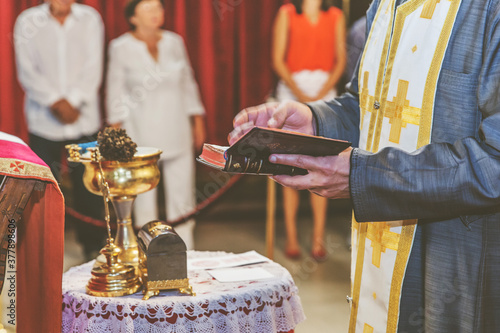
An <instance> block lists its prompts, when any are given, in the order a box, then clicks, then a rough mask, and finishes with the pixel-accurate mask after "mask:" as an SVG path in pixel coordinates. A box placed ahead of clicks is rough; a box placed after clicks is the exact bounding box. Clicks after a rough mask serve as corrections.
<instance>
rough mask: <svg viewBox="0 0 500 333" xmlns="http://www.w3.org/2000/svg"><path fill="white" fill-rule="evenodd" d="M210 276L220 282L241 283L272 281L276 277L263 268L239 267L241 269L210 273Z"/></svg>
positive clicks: (225, 269) (212, 271)
mask: <svg viewBox="0 0 500 333" xmlns="http://www.w3.org/2000/svg"><path fill="white" fill-rule="evenodd" d="M208 273H209V274H210V275H212V276H213V277H214V278H216V279H217V281H219V282H240V281H254V280H264V279H271V278H273V277H274V275H272V274H271V273H269V272H268V271H266V270H265V269H263V268H261V267H252V268H247V267H239V268H224V269H214V270H210V271H208Z"/></svg>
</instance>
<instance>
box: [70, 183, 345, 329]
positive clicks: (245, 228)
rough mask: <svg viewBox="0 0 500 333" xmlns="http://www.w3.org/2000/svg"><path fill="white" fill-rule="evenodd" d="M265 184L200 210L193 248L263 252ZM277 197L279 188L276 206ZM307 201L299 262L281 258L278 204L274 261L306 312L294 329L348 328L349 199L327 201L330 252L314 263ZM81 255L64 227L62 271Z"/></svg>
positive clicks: (243, 187)
mask: <svg viewBox="0 0 500 333" xmlns="http://www.w3.org/2000/svg"><path fill="white" fill-rule="evenodd" d="M265 182H266V180H265V178H263V177H248V178H244V179H243V180H242V181H240V182H239V183H238V184H237V185H236V186H235V187H234V188H233V189H231V190H230V191H229V192H228V193H226V194H225V195H224V196H223V197H221V198H220V199H219V200H218V201H217V202H216V203H215V204H213V206H212V207H210V208H209V209H208V210H207V211H204V212H202V213H201V214H200V215H199V217H198V218H197V221H198V223H197V227H196V230H195V242H196V249H197V250H211V251H216V250H217V251H227V252H234V253H240V252H245V251H249V250H256V251H258V252H259V253H261V254H264V255H265V197H266V193H265V191H266V183H265ZM279 199H280V193H279V192H278V204H279V202H280V200H279ZM307 202H308V198H307V193H303V194H302V203H301V208H300V212H299V222H298V228H299V234H300V241H301V244H302V249H303V256H302V259H301V260H298V261H291V260H289V259H287V258H286V257H285V256H284V254H283V250H282V249H283V247H284V244H285V238H284V230H283V221H282V217H281V209H280V207H278V209H277V214H276V217H277V219H276V222H277V226H276V246H275V255H274V261H276V262H278V263H280V264H281V265H283V266H284V267H286V268H287V269H288V270H289V271H290V273H291V274H292V276H293V277H294V280H295V283H296V284H297V286H298V287H299V295H300V297H301V300H302V305H303V308H304V311H305V313H306V316H307V320H306V321H305V322H303V323H301V324H300V325H299V326H298V327H297V328H296V331H295V332H296V333H330V332H331V333H338V332H347V327H348V318H349V306H348V304H347V302H346V295H348V294H349V265H350V251H349V249H348V246H347V244H346V239H347V237H348V233H349V231H348V230H349V221H350V216H351V213H350V207H349V205H348V203H347V202H330V206H329V215H328V222H327V232H326V241H327V248H328V250H329V256H328V259H327V260H326V261H325V262H321V263H317V262H315V261H314V260H312V259H311V258H310V256H309V255H308V254H309V245H310V244H309V240H310V238H311V232H312V226H311V218H310V211H309V208H308V205H307ZM81 253H82V252H81V248H80V246H79V244H78V243H77V242H76V241H75V234H74V230H73V229H72V228H67V231H66V245H65V270H66V269H68V268H69V267H71V266H74V265H77V264H80V263H82V262H83V261H84V259H83V257H82V254H81ZM266 333H267V332H266Z"/></svg>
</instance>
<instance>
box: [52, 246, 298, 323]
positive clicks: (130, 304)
mask: <svg viewBox="0 0 500 333" xmlns="http://www.w3.org/2000/svg"><path fill="white" fill-rule="evenodd" d="M222 255H227V253H225V252H198V251H188V258H201V257H213V256H222ZM93 264H94V262H93V261H91V262H89V263H86V264H83V265H81V266H77V267H73V268H71V269H70V270H68V271H67V272H66V273H64V275H63V306H62V311H63V315H62V317H63V319H62V332H73V333H76V332H78V333H82V332H88V333H102V332H110V333H115V332H116V333H125V332H127V333H153V332H154V333H156V332H158V333H159V332H161V333H195V332H196V333H274V332H289V331H291V330H293V329H294V328H295V326H296V325H297V324H299V323H300V322H302V321H303V320H304V319H305V315H304V312H303V310H302V305H301V303H300V298H299V296H298V290H297V287H296V286H295V283H294V282H293V279H292V277H291V276H290V274H289V273H288V271H287V270H286V269H285V268H283V267H282V266H280V265H279V264H277V263H275V262H267V263H261V264H255V265H250V266H247V267H249V268H250V267H262V268H264V269H265V270H267V271H268V272H269V273H271V274H273V275H274V278H273V279H267V280H259V281H245V282H236V283H220V282H218V281H217V280H215V279H214V278H212V276H211V275H209V273H208V272H207V271H204V270H194V271H188V278H189V282H190V284H191V286H192V287H193V291H194V292H195V293H196V296H187V295H182V294H180V293H178V292H177V291H175V290H173V291H164V292H161V293H160V295H159V296H155V297H151V298H150V299H149V300H147V301H143V300H142V293H136V294H134V295H130V296H122V297H95V296H90V295H87V294H86V293H85V285H86V284H87V282H88V280H89V279H90V271H91V269H92V266H93Z"/></svg>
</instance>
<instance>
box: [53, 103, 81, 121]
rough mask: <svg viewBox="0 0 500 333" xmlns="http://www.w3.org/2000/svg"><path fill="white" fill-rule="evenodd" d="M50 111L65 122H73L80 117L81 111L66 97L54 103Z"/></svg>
mask: <svg viewBox="0 0 500 333" xmlns="http://www.w3.org/2000/svg"><path fill="white" fill-rule="evenodd" d="M50 111H51V112H52V114H53V115H54V117H56V119H57V120H58V121H59V122H61V123H63V124H73V123H74V122H75V121H77V120H78V118H79V117H80V111H78V109H75V108H74V107H73V106H72V105H71V104H70V103H69V102H68V101H67V100H66V99H61V100H59V101H57V102H55V103H54V104H52V105H51V107H50Z"/></svg>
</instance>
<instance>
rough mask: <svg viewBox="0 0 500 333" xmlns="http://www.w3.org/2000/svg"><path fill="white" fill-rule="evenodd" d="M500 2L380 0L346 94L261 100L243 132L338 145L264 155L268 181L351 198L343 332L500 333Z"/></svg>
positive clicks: (241, 124) (242, 119)
mask: <svg viewBox="0 0 500 333" xmlns="http://www.w3.org/2000/svg"><path fill="white" fill-rule="evenodd" d="M499 22H500V1H498V0H375V1H373V3H372V5H371V7H370V8H369V10H368V12H367V41H366V44H365V48H364V51H363V54H362V56H361V58H360V60H359V62H358V70H357V71H356V74H355V76H354V78H353V80H352V82H351V83H350V86H349V88H348V92H347V93H346V94H345V95H343V96H341V97H340V98H337V99H335V100H332V101H329V102H317V103H311V104H309V105H304V104H300V103H295V102H288V103H285V104H281V105H274V104H267V105H263V106H259V107H254V108H248V109H246V110H243V111H242V112H240V113H239V114H238V115H237V116H236V118H235V121H234V125H235V129H234V131H233V132H232V134H231V135H230V143H232V142H234V141H235V140H236V139H237V138H239V137H240V136H241V135H242V133H244V132H245V131H246V129H247V128H248V127H249V124H248V123H250V124H252V125H257V126H269V127H276V128H284V129H288V130H295V131H300V132H304V133H308V134H316V135H321V136H327V137H332V138H337V139H345V140H349V141H351V142H353V143H354V145H356V146H358V148H354V149H351V148H350V149H347V150H346V151H344V152H342V153H341V154H340V155H339V156H328V157H317V158H313V157H310V156H297V155H271V156H270V161H271V162H276V163H282V164H289V165H292V166H297V167H301V168H305V169H307V170H308V171H309V174H308V175H305V176H296V177H290V176H275V177H274V179H275V180H276V181H278V182H279V183H281V184H283V185H285V186H290V187H293V188H296V189H309V190H310V191H312V192H314V193H318V194H320V195H323V196H326V197H329V198H350V199H351V201H352V204H353V209H354V214H353V224H352V229H353V233H352V235H353V239H352V244H353V253H352V273H351V277H352V294H351V295H350V297H349V300H350V301H351V317H350V329H349V332H426V333H429V332H436V333H437V332H499V331H500V319H499V316H498V314H499V313H500V288H499V287H498V283H497V280H498V276H499V273H500V255H499V253H500V214H499V213H498V212H499V211H500V208H499V207H500V206H499V202H500V186H498V184H499V181H500V52H498V50H499V48H500V28H499Z"/></svg>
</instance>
